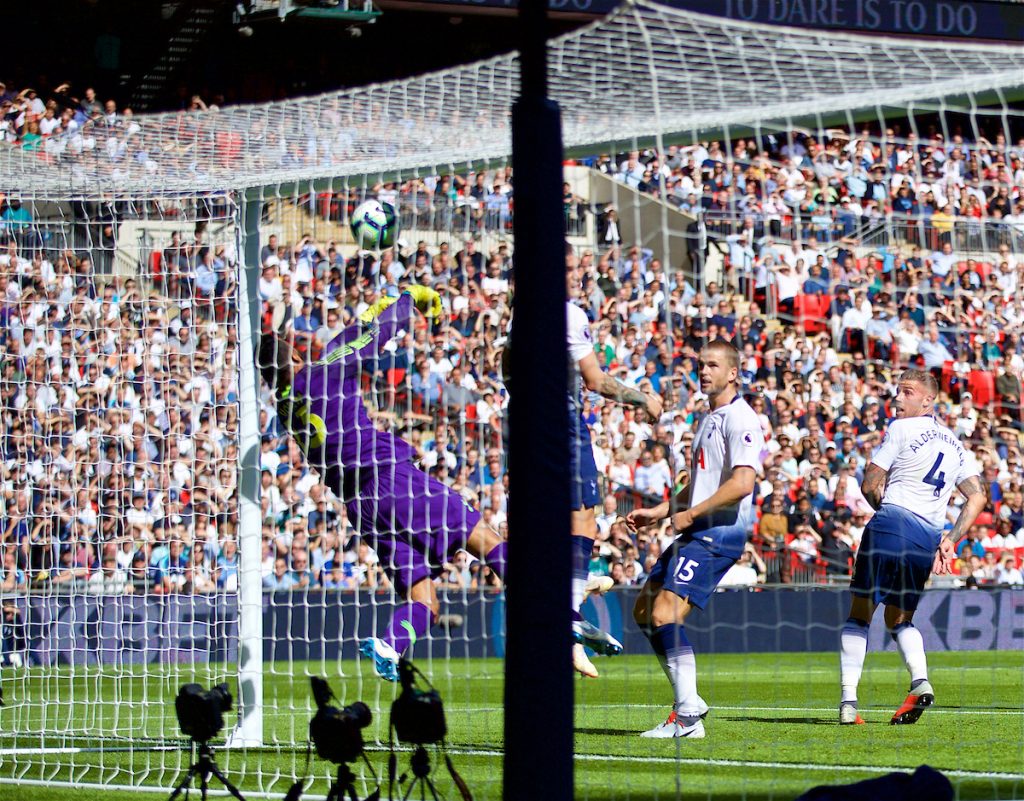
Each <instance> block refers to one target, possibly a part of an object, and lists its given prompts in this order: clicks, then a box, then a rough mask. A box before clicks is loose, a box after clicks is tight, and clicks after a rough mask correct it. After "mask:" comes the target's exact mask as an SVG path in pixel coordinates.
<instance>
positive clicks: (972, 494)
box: [932, 476, 988, 576]
mask: <svg viewBox="0 0 1024 801" xmlns="http://www.w3.org/2000/svg"><path fill="white" fill-rule="evenodd" d="M956 488H957V489H958V490H960V492H961V493H963V496H964V497H965V498H966V499H967V503H965V504H964V505H963V507H961V509H960V514H959V515H958V516H957V519H956V522H955V523H954V524H953V528H951V529H950V530H949V531H947V532H945V533H944V534H943V535H942V540H941V541H940V542H939V552H938V553H937V554H936V555H935V564H934V565H933V566H932V572H933V573H935V574H936V575H939V576H942V575H945V574H947V573H952V572H953V561H954V560H955V559H956V544H957V542H958V541H959V540H960V538H961V537H963V535H964V534H965V533H966V532H967V531H968V530H969V529H970V527H971V526H973V525H974V521H975V520H976V519H977V517H978V515H980V514H981V513H982V511H983V510H984V509H985V504H987V503H988V493H987V492H985V487H984V485H983V484H982V483H981V478H979V477H978V476H970V477H969V478H965V479H964V480H963V481H961V482H960V483H959V484H957V485H956Z"/></svg>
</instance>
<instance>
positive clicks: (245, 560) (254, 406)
mask: <svg viewBox="0 0 1024 801" xmlns="http://www.w3.org/2000/svg"><path fill="white" fill-rule="evenodd" d="M262 206H263V202H262V200H261V199H259V198H246V197H245V196H244V195H243V200H242V202H241V222H242V226H243V228H242V230H241V231H240V232H239V233H240V236H238V237H237V241H238V243H239V246H238V255H239V264H240V266H239V271H238V277H239V287H238V299H239V304H238V340H239V341H238V363H239V386H238V402H239V415H238V428H239V430H238V435H239V453H240V459H241V464H240V465H239V466H238V488H239V501H238V725H237V726H236V727H235V730H234V731H233V732H232V734H231V736H230V738H229V739H228V745H229V746H230V747H244V746H256V745H262V744H263V584H262V577H261V575H260V559H261V556H262V543H261V537H262V533H261V525H260V499H259V469H260V467H259V458H260V431H259V411H260V399H259V391H260V385H259V381H258V380H257V378H256V335H257V334H258V332H259V317H260V315H259V312H260V298H259V271H260V215H261V210H262Z"/></svg>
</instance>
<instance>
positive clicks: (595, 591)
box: [583, 576, 615, 601]
mask: <svg viewBox="0 0 1024 801" xmlns="http://www.w3.org/2000/svg"><path fill="white" fill-rule="evenodd" d="M614 586H615V582H614V581H613V580H612V577H611V576H592V577H591V578H589V579H587V586H586V587H584V588H583V600H584V601H585V600H587V598H589V597H590V596H591V595H604V594H605V593H606V592H608V590H610V589H611V588H612V587H614Z"/></svg>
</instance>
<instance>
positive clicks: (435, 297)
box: [405, 284, 442, 318]
mask: <svg viewBox="0 0 1024 801" xmlns="http://www.w3.org/2000/svg"><path fill="white" fill-rule="evenodd" d="M405 291H406V292H407V293H408V294H409V296H410V297H412V300H413V303H415V304H416V308H417V309H419V310H420V312H421V313H422V314H423V316H424V317H435V318H436V317H440V316H441V312H442V308H441V296H440V295H439V294H438V293H437V291H436V290H433V289H431V288H430V287H429V286H421V285H420V284H413V285H412V286H410V287H409V288H408V289H406V290H405Z"/></svg>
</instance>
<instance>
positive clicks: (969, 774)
mask: <svg viewBox="0 0 1024 801" xmlns="http://www.w3.org/2000/svg"><path fill="white" fill-rule="evenodd" d="M680 744H681V743H680ZM87 750H89V749H81V748H6V749H0V756H18V755H30V754H32V755H35V754H77V753H82V752H83V751H87ZM139 750H140V751H142V750H145V751H175V750H179V749H177V748H173V747H168V746H163V747H159V746H158V747H155V748H147V749H139ZM256 750H258V749H256ZM365 750H366V751H369V752H371V753H384V752H387V751H388V749H386V748H381V747H378V746H367V747H366V749H365ZM446 750H447V752H448V753H449V754H455V755H457V756H479V757H494V758H498V757H503V756H505V752H504V751H502V750H499V749H489V750H488V749H482V748H457V747H456V748H452V747H449V748H447V749H446ZM574 759H576V760H578V761H581V762H618V761H622V760H627V761H629V762H642V763H645V764H650V765H679V764H682V765H712V766H714V767H730V768H769V769H775V770H810V771H819V772H825V773H828V772H839V773H892V772H893V771H905V770H907V767H906V766H903V765H816V764H814V763H810V762H766V761H753V760H745V759H715V758H707V757H683V756H677V757H657V756H641V755H638V754H635V753H631V754H617V755H613V754H575V755H574ZM939 770H940V772H942V773H944V774H945V775H946V776H953V777H955V778H958V779H1001V780H1002V779H1005V780H1009V781H1021V780H1024V774H1022V773H999V772H988V771H977V770H942V769H941V768H940V769H939ZM140 789H141V788H140Z"/></svg>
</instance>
